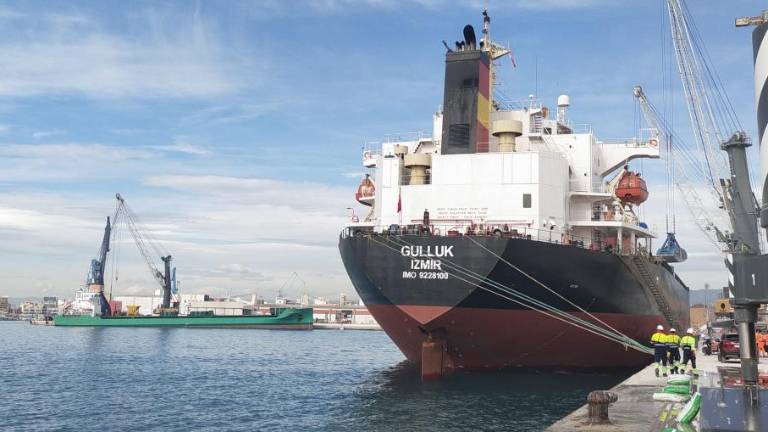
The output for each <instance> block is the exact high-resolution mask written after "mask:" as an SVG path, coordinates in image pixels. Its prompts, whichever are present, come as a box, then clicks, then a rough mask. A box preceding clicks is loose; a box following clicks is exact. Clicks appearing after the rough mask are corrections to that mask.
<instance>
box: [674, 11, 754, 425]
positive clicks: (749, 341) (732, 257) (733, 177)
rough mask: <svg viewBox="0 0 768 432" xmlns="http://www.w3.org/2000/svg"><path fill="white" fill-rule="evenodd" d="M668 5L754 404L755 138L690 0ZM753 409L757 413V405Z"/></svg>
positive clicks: (747, 387) (744, 371)
mask: <svg viewBox="0 0 768 432" xmlns="http://www.w3.org/2000/svg"><path fill="white" fill-rule="evenodd" d="M666 6H667V12H668V15H669V26H670V34H671V39H672V46H673V48H674V52H675V58H676V59H677V69H678V72H679V75H680V79H681V81H682V85H683V93H684V95H685V100H686V103H687V105H688V114H689V116H690V121H691V126H692V128H693V132H694V138H695V140H696V143H697V144H698V148H697V150H698V151H699V152H700V154H702V155H703V157H698V158H692V160H691V161H690V162H696V161H698V162H699V164H698V167H697V169H698V170H699V171H700V172H701V173H702V174H703V178H704V179H705V180H706V183H707V185H708V189H709V190H710V192H711V193H713V194H714V195H715V196H716V198H717V203H718V207H719V208H721V209H722V210H724V211H725V213H726V214H727V217H728V221H729V225H730V228H731V232H730V233H729V234H728V235H724V234H723V233H722V232H720V233H719V234H718V235H717V236H716V237H717V240H718V241H719V242H720V243H721V244H722V245H723V246H724V248H723V251H724V252H725V253H726V259H725V265H726V268H727V269H728V271H729V279H728V288H729V290H730V291H731V292H732V293H733V294H734V299H733V302H732V303H733V306H734V322H735V324H736V326H737V327H738V330H739V342H740V358H741V372H742V378H743V382H744V388H745V390H746V391H747V393H748V398H749V400H750V402H751V403H750V406H752V407H753V408H754V407H756V406H757V400H758V397H757V394H758V391H757V363H758V359H757V349H756V342H755V323H756V322H757V309H758V306H759V305H760V304H761V303H766V302H768V299H766V298H765V295H764V290H765V287H764V286H763V287H760V288H758V284H757V279H759V278H762V277H764V276H762V275H761V273H760V271H761V270H764V268H762V267H761V265H762V263H761V261H759V260H761V257H762V256H761V255H760V254H761V248H760V236H759V234H758V215H759V214H760V205H759V204H758V202H757V199H756V198H755V195H754V192H753V191H752V185H751V181H750V176H749V165H748V163H747V153H746V149H747V147H749V146H751V145H752V143H751V140H750V139H749V137H748V136H747V134H746V133H745V132H744V128H743V127H742V126H741V123H740V122H739V119H738V117H737V116H736V112H735V110H734V109H733V106H732V105H731V102H730V100H729V99H728V96H727V94H726V92H725V89H724V88H723V85H722V83H721V81H720V78H719V76H718V75H717V73H716V72H715V69H714V67H713V65H712V62H711V59H710V57H709V54H708V53H707V51H706V48H705V47H704V44H703V42H702V40H701V36H700V35H699V34H698V30H697V28H696V25H695V23H694V22H693V19H692V18H691V15H690V12H689V10H688V8H687V6H686V4H685V1H684V0H666ZM737 24H738V21H737ZM755 52H757V49H756V51H755ZM756 62H757V57H756ZM756 68H757V64H756ZM756 70H757V69H756ZM692 166H696V164H695V163H692ZM694 218H696V214H695V213H694ZM697 223H700V222H698V221H697ZM706 223H711V221H710V222H706ZM756 275H757V276H758V277H757V278H756ZM749 412H750V414H749V416H750V417H752V418H754V416H755V412H756V410H751V411H749ZM750 430H752V428H750ZM755 430H756V429H755Z"/></svg>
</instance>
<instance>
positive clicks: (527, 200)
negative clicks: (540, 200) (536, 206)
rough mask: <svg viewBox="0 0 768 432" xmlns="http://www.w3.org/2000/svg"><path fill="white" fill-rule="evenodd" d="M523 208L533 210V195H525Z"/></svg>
mask: <svg viewBox="0 0 768 432" xmlns="http://www.w3.org/2000/svg"><path fill="white" fill-rule="evenodd" d="M523 208H531V194H523Z"/></svg>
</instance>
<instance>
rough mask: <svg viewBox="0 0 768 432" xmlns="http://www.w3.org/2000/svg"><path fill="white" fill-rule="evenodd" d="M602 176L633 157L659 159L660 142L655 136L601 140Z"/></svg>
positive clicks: (599, 148)
mask: <svg viewBox="0 0 768 432" xmlns="http://www.w3.org/2000/svg"><path fill="white" fill-rule="evenodd" d="M598 151H599V152H600V161H601V163H600V166H601V168H602V169H601V171H600V176H601V177H605V176H607V175H608V174H610V173H611V172H613V171H615V170H616V169H618V168H620V167H621V166H623V165H625V164H626V163H627V162H628V161H630V160H632V159H639V158H651V159H658V158H659V157H660V155H659V142H658V140H655V139H653V138H651V139H647V140H639V139H629V140H620V141H599V142H598Z"/></svg>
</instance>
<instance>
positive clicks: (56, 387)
mask: <svg viewBox="0 0 768 432" xmlns="http://www.w3.org/2000/svg"><path fill="white" fill-rule="evenodd" d="M630 373H631V371H627V372H626V373H611V374H565V373H552V372H547V373H544V372H533V371H507V372H483V373H456V374H453V375H451V376H449V377H447V378H446V379H443V380H441V381H439V382H430V383H421V382H420V378H419V371H418V369H416V368H414V367H413V366H411V365H409V364H408V363H406V362H404V357H403V356H402V354H401V353H400V352H399V351H398V350H397V348H396V347H395V346H394V345H393V344H392V342H391V341H390V340H389V339H388V338H387V336H386V334H384V332H380V331H349V330H347V331H338V330H315V331H275V330H272V331H270V330H232V329H229V330H226V329H184V328H176V329H154V328H143V329H125V328H56V327H41V326H30V325H29V324H27V323H23V322H2V323H0V395H2V400H3V403H1V404H0V430H3V431H5V430H37V431H45V430H57V431H104V430H117V429H133V430H158V431H159V430H162V431H191V430H226V431H238V430H243V431H245V430H248V431H251V430H289V429H291V430H317V431H324V430H365V431H368V430H372V431H376V430H381V431H384V430H387V431H388V430H424V431H431V430H433V431H451V430H457V431H458V430H511V431H531V430H541V429H543V428H545V427H546V426H548V425H549V424H551V423H553V422H554V421H556V420H557V419H559V418H561V417H563V416H564V415H566V414H567V413H569V412H571V411H573V410H574V409H576V408H577V407H578V406H580V405H582V404H583V403H584V401H585V397H586V394H587V393H588V392H589V391H591V390H595V389H604V388H610V387H612V386H614V385H615V384H617V383H619V382H620V381H622V380H623V379H624V378H626V377H627V376H628V375H630Z"/></svg>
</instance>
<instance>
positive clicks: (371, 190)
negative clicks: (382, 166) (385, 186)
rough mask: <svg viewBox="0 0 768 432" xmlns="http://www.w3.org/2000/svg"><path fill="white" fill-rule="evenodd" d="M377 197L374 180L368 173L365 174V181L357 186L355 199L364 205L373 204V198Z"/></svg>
mask: <svg viewBox="0 0 768 432" xmlns="http://www.w3.org/2000/svg"><path fill="white" fill-rule="evenodd" d="M375 197H376V187H375V186H374V185H373V180H371V176H369V175H368V174H366V175H365V178H364V179H363V181H361V182H360V186H358V187H357V193H355V199H356V200H357V202H359V203H360V204H363V205H367V206H369V207H370V206H372V205H373V200H374V198H375Z"/></svg>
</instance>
